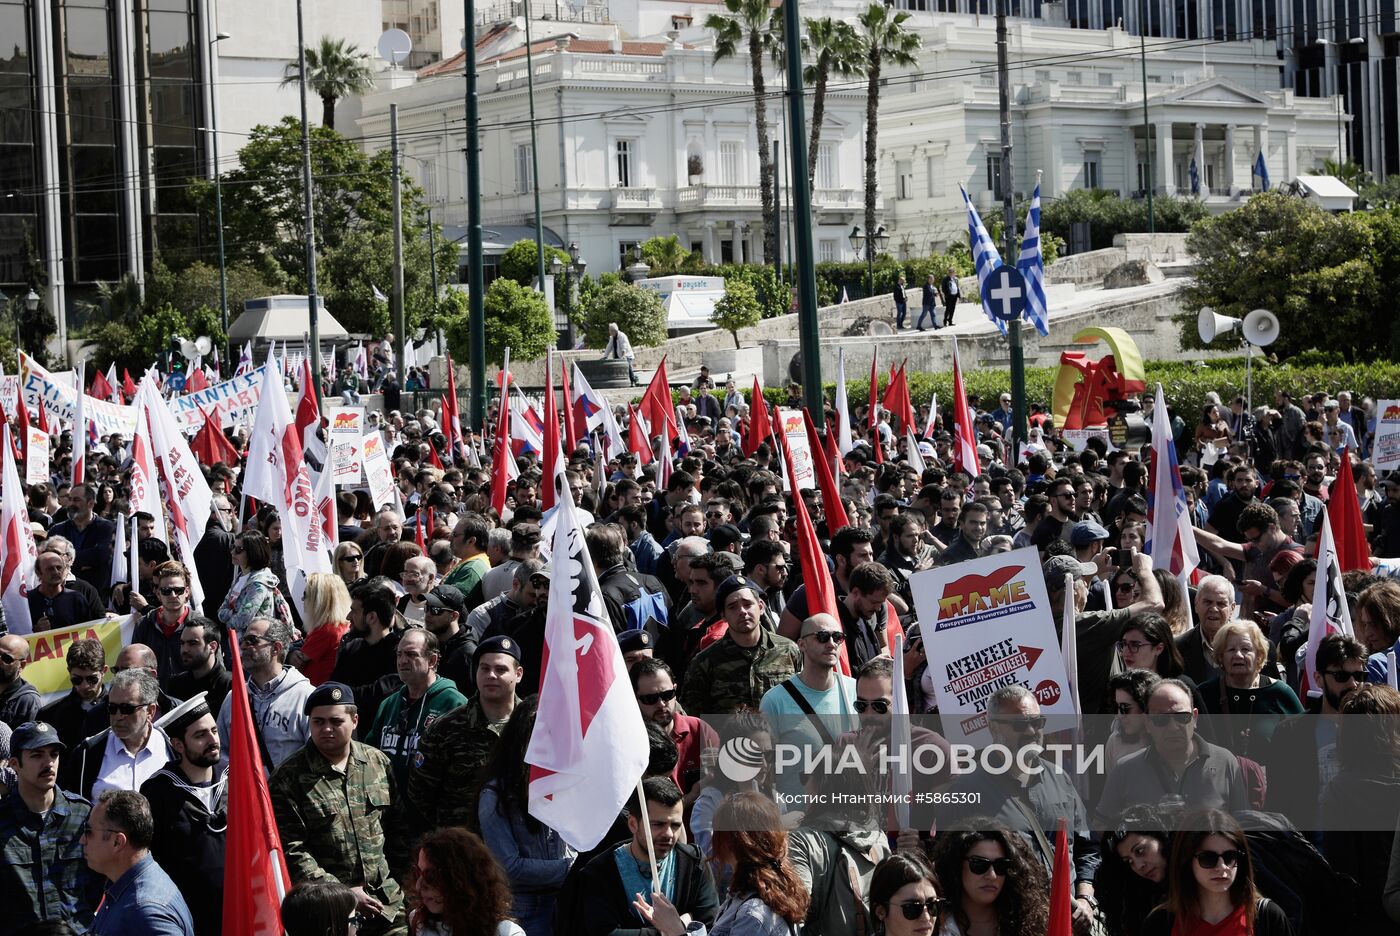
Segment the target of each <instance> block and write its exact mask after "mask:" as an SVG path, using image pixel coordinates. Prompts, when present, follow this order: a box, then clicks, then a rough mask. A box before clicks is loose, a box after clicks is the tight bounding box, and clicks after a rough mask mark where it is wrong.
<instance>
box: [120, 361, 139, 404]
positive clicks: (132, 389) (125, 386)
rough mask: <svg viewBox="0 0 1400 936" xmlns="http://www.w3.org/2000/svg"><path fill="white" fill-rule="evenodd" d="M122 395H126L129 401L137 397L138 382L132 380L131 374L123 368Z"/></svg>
mask: <svg viewBox="0 0 1400 936" xmlns="http://www.w3.org/2000/svg"><path fill="white" fill-rule="evenodd" d="M122 393H125V394H126V398H127V399H128V400H130V399H131V398H132V397H134V396H136V381H134V380H132V379H131V374H129V373H128V372H127V369H126V368H125V367H123V368H122Z"/></svg>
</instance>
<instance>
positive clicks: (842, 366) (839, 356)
mask: <svg viewBox="0 0 1400 936" xmlns="http://www.w3.org/2000/svg"><path fill="white" fill-rule="evenodd" d="M836 415H837V417H838V418H839V419H840V425H838V426H837V427H836V450H837V451H838V452H840V453H841V454H842V455H847V454H849V453H850V451H851V449H853V448H855V447H856V444H855V442H854V441H852V439H851V404H850V401H848V400H847V399H846V349H845V348H837V349H836Z"/></svg>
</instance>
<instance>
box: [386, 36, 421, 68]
mask: <svg viewBox="0 0 1400 936" xmlns="http://www.w3.org/2000/svg"><path fill="white" fill-rule="evenodd" d="M412 51H413V40H412V39H410V38H409V37H408V33H406V32H404V31H403V30H402V29H386V30H384V33H383V35H381V36H380V37H379V57H380V58H382V59H383V60H384V61H386V62H388V63H389V64H390V65H392V66H394V67H395V68H398V66H399V63H400V62H402V61H403V60H404V59H406V58H408V54H409V53H410V52H412Z"/></svg>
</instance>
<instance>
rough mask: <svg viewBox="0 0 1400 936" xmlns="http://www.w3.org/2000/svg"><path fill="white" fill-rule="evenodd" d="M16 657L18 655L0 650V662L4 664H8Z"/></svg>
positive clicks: (16, 658)
mask: <svg viewBox="0 0 1400 936" xmlns="http://www.w3.org/2000/svg"><path fill="white" fill-rule="evenodd" d="M18 659H19V657H16V656H11V655H10V654H8V653H6V652H4V651H3V650H0V663H4V664H5V665H6V666H10V665H11V664H13V663H14V662H15V661H16V660H18Z"/></svg>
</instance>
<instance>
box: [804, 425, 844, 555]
mask: <svg viewBox="0 0 1400 936" xmlns="http://www.w3.org/2000/svg"><path fill="white" fill-rule="evenodd" d="M802 418H803V420H804V421H805V422H806V423H807V444H808V445H810V446H811V447H812V462H813V464H814V465H815V466H816V469H817V486H818V487H820V488H821V489H822V509H823V510H825V511H826V528H827V529H828V530H839V529H841V528H842V527H845V526H850V525H851V521H850V519H849V518H848V517H847V516H846V505H845V504H843V503H841V491H840V489H839V488H838V487H837V486H836V478H835V476H833V475H832V473H831V462H830V461H828V458H829V457H830V453H829V452H827V451H826V450H825V449H824V448H823V447H822V441H821V439H819V438H818V437H817V424H816V423H814V422H812V414H811V413H810V412H808V410H807V407H805V406H804V407H802ZM827 438H828V439H829V438H831V433H829V432H828V433H827ZM824 456H826V457H824ZM798 500H801V498H800V497H799V498H798Z"/></svg>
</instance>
